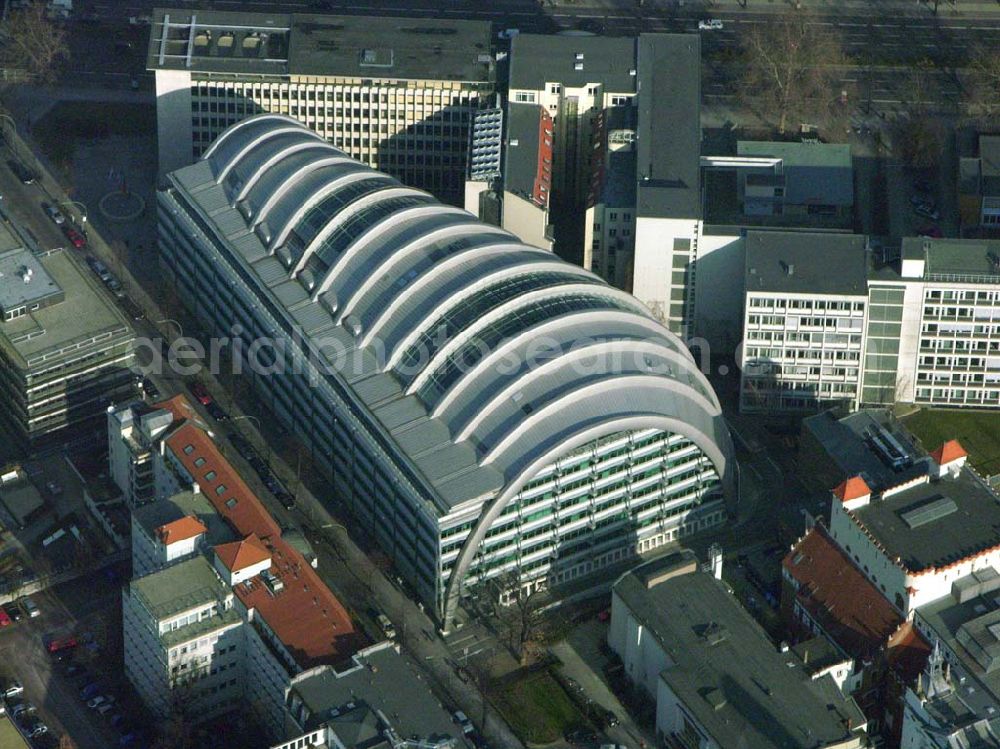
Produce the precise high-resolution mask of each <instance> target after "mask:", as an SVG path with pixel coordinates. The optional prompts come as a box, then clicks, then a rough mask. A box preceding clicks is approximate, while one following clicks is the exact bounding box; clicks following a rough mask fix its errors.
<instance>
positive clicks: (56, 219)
mask: <svg viewBox="0 0 1000 749" xmlns="http://www.w3.org/2000/svg"><path fill="white" fill-rule="evenodd" d="M42 210H43V211H45V215H46V216H48V217H49V218H50V219H52V223H54V224H55V225H56V226H62V225H63V224H65V223H66V217H65V216H64V215H63V212H62V211H60V210H59V209H58V208H56V207H55V206H54V205H52V204H51V203H42Z"/></svg>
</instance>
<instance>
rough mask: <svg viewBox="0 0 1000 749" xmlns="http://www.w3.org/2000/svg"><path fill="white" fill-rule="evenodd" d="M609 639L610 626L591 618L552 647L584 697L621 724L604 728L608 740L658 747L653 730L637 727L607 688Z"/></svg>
mask: <svg viewBox="0 0 1000 749" xmlns="http://www.w3.org/2000/svg"><path fill="white" fill-rule="evenodd" d="M607 636H608V626H607V624H605V623H603V622H599V621H597V620H596V619H589V620H587V621H585V622H583V623H582V624H580V625H579V626H578V627H576V628H574V629H573V630H572V632H570V634H569V636H568V637H567V638H566V639H565V640H563V641H561V642H558V643H556V644H555V645H553V646H552V647H551V648H549V651H550V652H551V653H552V655H554V656H555V657H556V658H558V659H559V661H560V662H561V664H562V665H561V666H560V667H559V670H560V671H561V672H562V674H563V675H564V676H566V677H568V678H570V679H573V681H575V682H576V683H577V684H579V685H580V688H581V690H582V691H583V694H584V695H585V696H587V697H589V698H590V699H592V700H593V701H594V702H595V703H596V704H598V705H600V706H601V707H602V708H603V709H605V710H610V711H611V712H613V713H614V714H615V716H616V717H617V718H618V720H619V721H621V723H620V724H619V725H617V726H614V727H609V728H607V729H605V733H606V734H607V736H608V738H609V739H610V740H612V741H615V742H617V743H620V744H625V745H626V746H628V747H630V748H631V747H642V746H656V741H655V737H654V736H653V734H652V731H647V730H644V729H643V728H641V727H640V726H638V725H637V724H636V723H635V721H633V720H632V717H631V716H630V715H629V714H628V712H627V711H626V710H625V708H624V707H623V706H622V704H621V702H620V701H619V700H618V698H617V697H616V696H615V695H614V693H613V692H612V691H611V690H610V689H609V688H608V684H607V682H606V681H604V676H603V675H602V672H603V669H604V664H605V663H606V662H607V661H608V658H607V656H606V655H604V653H603V652H601V645H600V644H601V642H602V641H605V640H606V639H607Z"/></svg>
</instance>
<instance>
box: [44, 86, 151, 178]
mask: <svg viewBox="0 0 1000 749" xmlns="http://www.w3.org/2000/svg"><path fill="white" fill-rule="evenodd" d="M155 132H156V107H155V106H154V105H152V104H134V103H130V102H88V101H62V102H59V103H58V104H56V105H55V106H54V107H52V109H50V110H49V112H48V114H46V115H45V117H44V119H42V121H41V122H39V123H38V124H36V125H35V127H34V128H33V130H32V136H33V137H34V139H35V141H36V142H37V143H38V145H39V146H40V147H41V149H42V151H44V152H45V155H46V156H48V157H49V159H51V160H52V161H54V162H55V163H57V164H59V165H60V166H66V165H68V164H69V162H70V161H71V160H72V158H73V152H74V151H75V150H76V144H77V141H80V140H97V139H101V138H108V137H111V136H113V135H152V134H154V133H155Z"/></svg>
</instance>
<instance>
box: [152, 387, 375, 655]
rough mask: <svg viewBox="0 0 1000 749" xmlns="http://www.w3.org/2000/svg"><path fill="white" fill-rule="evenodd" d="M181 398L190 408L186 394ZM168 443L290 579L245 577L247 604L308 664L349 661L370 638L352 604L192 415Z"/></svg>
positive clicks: (242, 595)
mask: <svg viewBox="0 0 1000 749" xmlns="http://www.w3.org/2000/svg"><path fill="white" fill-rule="evenodd" d="M178 398H181V399H183V400H184V402H185V403H186V404H187V407H188V408H190V403H189V402H188V401H187V399H186V398H184V396H178ZM178 398H174V399H172V400H173V401H176V400H178ZM166 443H167V446H168V447H169V448H170V451H171V452H172V453H173V454H174V455H175V456H176V457H177V459H178V460H179V461H180V462H181V464H182V465H183V466H184V468H185V470H186V471H187V472H188V473H189V474H191V476H192V477H193V479H194V481H196V482H198V484H199V486H200V487H201V491H202V493H204V495H205V496H206V497H207V498H208V500H209V501H210V502H211V503H212V505H213V506H214V507H215V509H216V511H218V513H219V514H220V515H222V516H223V517H225V518H226V520H227V521H228V522H229V524H230V525H231V526H232V527H233V528H234V529H235V530H236V532H237V533H238V534H240V535H241V536H244V537H246V536H249V535H251V534H255V535H256V536H257V538H258V539H260V541H261V543H262V544H263V546H264V547H265V548H266V549H267V550H268V551H269V552H270V555H271V568H270V572H271V574H272V575H274V576H275V577H277V578H279V579H280V580H281V581H282V582H283V583H284V589H283V590H281V591H280V592H278V593H276V594H272V593H271V591H269V590H268V589H267V587H266V586H265V585H264V584H263V583H262V582H261V581H260V580H259V579H256V578H254V579H253V580H251V581H248V582H246V583H240V584H239V585H237V586H236V587H235V588H234V589H233V590H234V592H235V593H236V595H237V597H238V598H239V599H240V600H241V601H242V602H243V605H245V606H246V607H247V608H255V609H256V610H257V613H258V614H259V615H260V617H261V618H262V619H263V620H264V621H265V622H266V623H267V626H268V627H270V629H271V630H272V631H273V632H274V634H275V635H276V636H277V637H278V639H279V640H281V642H282V643H283V644H284V646H285V647H286V648H287V649H288V651H289V653H291V654H292V656H293V657H294V658H295V660H296V662H298V664H299V665H300V666H301V667H302V668H311V667H312V666H315V665H320V664H324V663H329V664H337V663H342V662H344V661H347V660H348V659H349V658H350V657H351V656H352V655H353V654H354V653H356V652H357V651H358V649H359V648H360V647H361V646H362V645H363V644H364V640H363V638H362V636H361V635H360V634H359V633H358V632H357V631H356V630H355V629H354V625H353V624H352V622H351V617H350V615H349V614H348V613H347V610H346V609H345V608H344V606H343V604H341V602H340V601H338V600H337V598H336V597H335V596H334V595H333V593H331V592H330V589H329V588H327V587H326V584H325V583H324V582H323V581H322V580H321V579H320V577H319V575H318V574H317V573H316V570H314V569H313V568H312V567H310V566H309V564H308V563H307V562H306V561H305V560H304V559H303V558H302V555H301V554H299V552H298V551H296V550H295V549H293V548H292V547H291V546H290V545H289V544H288V543H286V542H285V541H284V540H283V539H282V538H281V529H280V528H279V527H278V524H277V523H276V522H275V521H274V518H272V517H271V515H270V513H268V511H267V510H266V509H265V508H264V506H263V504H261V501H260V499H258V498H257V496H256V495H255V494H254V493H253V492H252V491H250V488H249V487H248V486H247V485H246V483H245V482H244V481H243V480H242V479H241V478H240V477H239V474H237V473H236V471H235V470H234V469H233V467H232V466H231V465H230V464H229V462H228V461H226V459H225V458H223V457H222V455H221V453H220V452H219V450H218V448H217V447H216V445H215V443H214V442H213V441H212V439H211V438H210V437H209V436H208V435H207V434H206V433H205V431H204V430H202V429H200V428H198V427H197V426H195V424H194V423H192V422H191V421H187V422H186V423H184V424H183V425H182V426H181V427H180V428H178V429H177V430H176V431H175V432H174V433H173V434H171V435H170V436H169V437H168V438H167V440H166ZM188 448H190V449H188ZM198 458H204V459H205V462H204V463H202V465H200V466H196V465H195V461H196V460H197V459H198ZM212 472H214V474H213V473H212ZM209 476H211V478H209ZM221 487H224V488H221ZM248 586H249V587H248Z"/></svg>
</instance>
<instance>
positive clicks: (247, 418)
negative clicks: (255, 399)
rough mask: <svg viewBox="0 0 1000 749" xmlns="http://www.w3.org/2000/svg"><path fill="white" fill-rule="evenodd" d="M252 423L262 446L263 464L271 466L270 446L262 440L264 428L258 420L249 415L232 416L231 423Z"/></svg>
mask: <svg viewBox="0 0 1000 749" xmlns="http://www.w3.org/2000/svg"><path fill="white" fill-rule="evenodd" d="M241 420H242V421H252V422H253V423H254V424H255V425H256V426H257V436H258V437H260V441H261V444H263V445H264V453H265V457H264V462H265V463H267V464H268V465H270V464H271V445H270V444H268V441H267V440H266V439H264V428H263V427H262V426H261V423H260V419H259V418H257V417H256V416H251V415H250V414H240V415H239V416H234V417H233V418H232V419H231V421H233V422H237V421H241Z"/></svg>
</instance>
